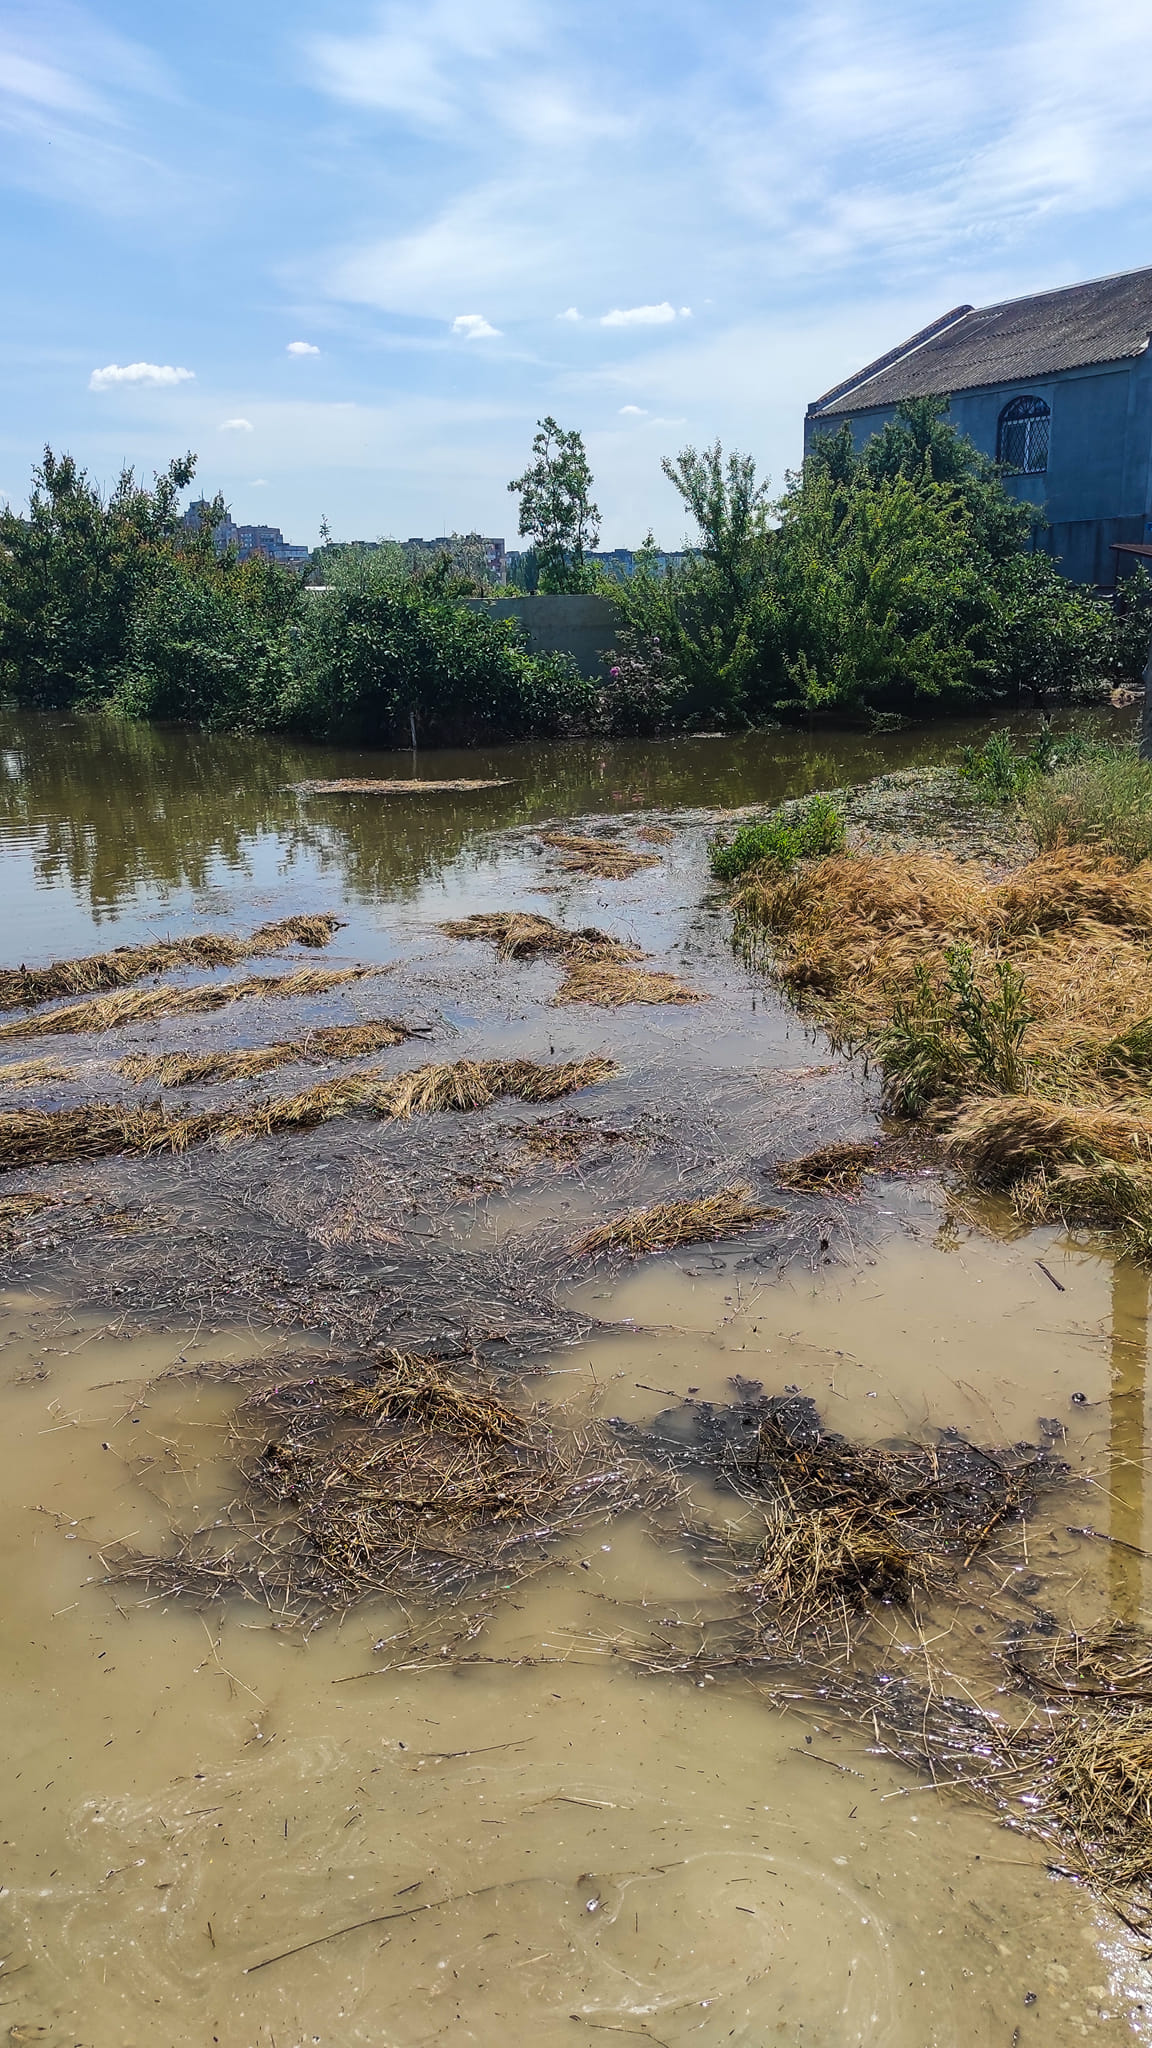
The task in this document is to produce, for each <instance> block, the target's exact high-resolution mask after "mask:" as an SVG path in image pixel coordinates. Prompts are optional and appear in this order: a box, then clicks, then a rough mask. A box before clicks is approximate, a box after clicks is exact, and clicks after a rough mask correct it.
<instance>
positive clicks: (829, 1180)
mask: <svg viewBox="0 0 1152 2048" xmlns="http://www.w3.org/2000/svg"><path fill="white" fill-rule="evenodd" d="M876 1164H877V1156H876V1147H875V1146H874V1145H853V1144H843V1145H821V1146H820V1147H819V1148H818V1150H817V1151H815V1152H806V1153H805V1154H804V1155H803V1157H802V1158H800V1159H779V1160H777V1162H776V1180H777V1183H778V1184H779V1186H780V1187H782V1188H794V1189H795V1190H796V1192H797V1194H811V1195H816V1194H852V1193H854V1192H855V1190H856V1189H857V1188H858V1187H859V1186H860V1182H861V1180H862V1179H863V1177H864V1175H865V1174H866V1173H867V1172H868V1171H869V1169H870V1168H874V1167H875V1166H876Z"/></svg>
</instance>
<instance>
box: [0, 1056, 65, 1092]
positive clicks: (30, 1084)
mask: <svg viewBox="0 0 1152 2048" xmlns="http://www.w3.org/2000/svg"><path fill="white" fill-rule="evenodd" d="M71 1079H72V1072H71V1069H70V1068H69V1067H57V1066H55V1065H54V1064H53V1062H52V1061H51V1060H11V1061H9V1062H8V1064H7V1065H0V1088H34V1087H35V1086H36V1085H37V1083H38V1082H40V1081H70V1080H71Z"/></svg>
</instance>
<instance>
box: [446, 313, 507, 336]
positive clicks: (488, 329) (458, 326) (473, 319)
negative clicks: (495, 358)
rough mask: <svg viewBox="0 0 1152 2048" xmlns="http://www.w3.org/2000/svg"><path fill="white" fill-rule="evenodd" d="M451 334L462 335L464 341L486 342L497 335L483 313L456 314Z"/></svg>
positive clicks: (496, 329)
mask: <svg viewBox="0 0 1152 2048" xmlns="http://www.w3.org/2000/svg"><path fill="white" fill-rule="evenodd" d="M452 332H453V334H462V335H463V336H464V338H465V340H466V341H488V340H489V339H492V338H494V337H495V336H496V335H498V334H499V332H500V329H499V328H498V327H493V326H492V324H491V322H490V321H488V320H486V319H485V318H484V315H483V313H457V315H456V318H455V319H454V321H453V322H452Z"/></svg>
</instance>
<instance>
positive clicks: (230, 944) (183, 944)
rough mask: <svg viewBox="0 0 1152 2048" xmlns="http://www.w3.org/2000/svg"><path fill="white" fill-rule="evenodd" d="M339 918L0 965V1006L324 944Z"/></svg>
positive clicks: (285, 922) (316, 918)
mask: <svg viewBox="0 0 1152 2048" xmlns="http://www.w3.org/2000/svg"><path fill="white" fill-rule="evenodd" d="M341 923H342V920H341V919H340V918H338V917H330V916H327V915H306V916H302V917H285V918H281V919H280V920H279V922H278V923H276V924H262V925H261V926H260V927H259V929H258V930H257V931H254V932H253V933H252V935H251V937H250V938H247V939H231V938H228V937H227V936H225V935H224V934H223V933H219V932H199V933H197V934H196V935H195V936H193V937H190V938H187V939H157V940H154V941H152V942H151V943H150V944H148V945H143V946H117V947H116V948H115V949H114V951H112V952H110V953H91V954H88V955H87V956H86V957H85V958H83V959H80V960H55V961H53V963H52V965H51V966H49V967H6V968H2V969H0V1010H15V1009H18V1008H20V1006H21V1005H26V1006H27V1007H29V1008H30V1007H31V1006H32V1005H33V1004H34V1003H43V1002H48V1001H49V1000H50V999H51V998H52V997H53V996H74V995H84V994H86V993H87V992H89V991H94V990H96V989H102V988H103V989H108V988H123V987H125V986H126V985H127V984H128V983H129V982H132V981H141V980H143V978H144V977H145V976H146V975H149V974H164V973H166V972H167V971H168V969H169V968H172V967H234V966H235V965H236V962H237V961H238V960H245V959H250V958H254V957H256V956H257V955H259V954H262V953H279V952H282V951H283V949H284V947H285V946H292V945H295V946H326V945H327V944H328V941H329V940H330V938H331V937H332V934H333V933H334V932H336V931H338V930H339V928H340V925H341Z"/></svg>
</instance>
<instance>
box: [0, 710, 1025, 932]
mask: <svg viewBox="0 0 1152 2048" xmlns="http://www.w3.org/2000/svg"><path fill="white" fill-rule="evenodd" d="M985 729H986V726H985V725H981V726H980V727H978V728H977V727H969V726H964V727H962V726H959V725H957V724H951V725H949V726H947V727H940V726H935V727H931V726H923V727H919V728H916V729H913V730H910V731H907V732H902V733H888V734H883V735H876V736H869V735H865V734H853V733H837V734H829V735H821V736H820V737H819V738H818V739H817V738H814V737H813V736H811V735H808V734H805V733H799V732H768V733H745V734H740V735H737V736H735V737H733V738H727V739H711V740H708V739H703V740H689V739H680V740H668V741H651V740H624V741H620V740H616V741H603V742H599V741H580V742H569V743H565V744H552V745H546V746H545V745H534V746H520V747H490V748H478V749H476V750H474V751H472V752H468V753H464V752H458V751H446V752H443V753H436V754H423V755H420V756H419V757H418V762H417V767H416V773H417V774H418V775H423V776H427V777H428V778H430V779H432V778H450V777H457V776H462V775H466V776H474V777H479V776H507V777H510V778H511V781H510V782H509V785H508V786H507V787H506V788H503V789H494V790H487V791H485V790H479V791H473V792H468V793H463V792H456V793H448V792H444V793H441V794H439V795H436V796H427V797H424V796H419V797H405V798H393V799H388V798H384V799H381V798H366V797H365V798H356V797H347V796H342V797H319V798H310V799H301V798H299V797H297V796H296V794H295V793H294V792H293V790H292V789H291V787H290V785H291V784H292V783H294V782H298V781H302V780H305V779H307V778H309V777H317V776H340V775H376V776H387V775H390V774H391V775H398V776H408V775H411V774H412V773H413V765H412V756H411V755H410V754H399V755H390V754H381V753H371V752H368V751H367V750H364V749H360V750H351V749H346V748H340V749H338V748H330V747H315V746H309V745H306V744H304V743H303V742H299V741H292V740H284V739H276V738H271V739H268V738H258V737H251V736H249V737H245V736H242V735H235V734H211V733H197V732H185V731H177V730H172V729H162V728H158V727H156V726H147V725H131V724H126V723H121V722H119V721H116V720H112V719H107V718H100V717H88V718H76V717H64V716H56V715H51V714H46V713H42V714H36V713H16V712H11V713H6V714H3V715H0V845H3V846H4V847H5V848H6V849H8V850H10V851H12V852H14V853H19V854H21V855H23V857H24V859H25V860H26V861H30V863H31V878H32V880H33V882H34V884H35V885H36V886H38V887H39V888H45V887H47V888H53V887H55V888H61V887H64V888H71V889H72V890H73V891H74V892H75V893H76V894H77V895H78V896H79V897H80V898H81V899H82V900H83V901H84V903H85V904H86V906H87V907H89V909H90V911H91V912H92V913H94V914H95V915H96V916H97V917H99V916H101V915H105V916H107V915H114V914H115V913H116V912H117V910H118V909H119V908H121V907H122V906H123V905H125V904H127V903H130V902H131V901H132V900H133V899H135V898H137V897H138V896H139V894H140V892H141V890H142V889H146V890H151V891H156V892H159V893H160V894H161V895H169V894H171V893H172V892H174V891H177V890H202V889H204V888H205V887H207V886H209V885H210V884H211V883H212V882H213V881H216V880H220V879H222V878H223V877H222V876H221V870H224V871H225V876H226V875H227V873H228V872H231V873H233V874H241V875H248V874H251V873H252V872H253V871H254V869H255V868H256V867H257V866H258V865H260V864H261V863H263V864H264V865H266V864H267V863H268V861H269V860H271V861H273V862H274V864H275V866H276V867H277V868H278V869H281V870H283V869H284V868H285V867H288V866H291V865H292V864H293V863H300V862H305V863H307V864H309V865H311V866H313V867H314V868H316V869H317V870H319V871H320V872H326V871H330V870H332V869H333V868H335V870H336V872H337V874H338V875H339V878H340V880H341V881H342V884H343V886H344V888H345V889H346V890H347V891H349V892H350V893H351V894H353V895H356V896H360V897H361V898H364V899H367V900H372V899H375V898H377V897H379V896H381V895H386V894H387V895H393V894H400V895H403V894H406V893H411V892H412V891H414V890H415V889H416V888H417V887H418V886H419V885H420V884H421V882H423V881H425V880H427V879H428V877H429V876H431V875H432V874H434V873H436V872H438V871H439V870H440V869H442V868H443V867H444V865H445V864H446V863H447V862H449V861H451V860H454V859H455V858H457V857H458V855H459V853H460V851H461V849H462V848H463V847H464V846H465V845H466V844H467V843H468V841H469V840H470V839H472V838H475V836H476V835H477V834H479V833H481V832H483V831H485V830H489V829H492V828H493V827H505V826H512V825H518V824H531V823H534V822H537V821H539V820H541V819H543V818H546V817H553V816H571V815H576V814H579V813H581V812H586V811H603V812H609V813H611V812H613V811H626V810H636V809H642V808H656V807H659V808H663V807H666V806H667V807H671V808H681V807H685V806H688V807H693V806H717V807H724V808H727V807H735V806H738V805H741V804H749V803H777V802H780V801H781V800H782V799H783V798H785V797H788V796H795V795H802V794H804V793H805V792H807V791H808V790H812V789H817V788H820V787H825V788H826V787H828V786H829V785H834V784H836V783H841V782H857V781H862V780H864V779H866V778H867V777H870V776H873V775H877V774H880V773H882V772H883V771H884V770H885V769H892V768H904V767H915V766H918V765H922V764H924V763H925V762H929V761H935V760H938V759H939V758H940V756H941V753H942V752H946V751H948V750H949V749H951V748H953V747H955V746H957V745H959V744H960V743H961V742H962V741H964V740H965V739H967V738H970V737H971V736H972V735H973V733H974V732H976V731H984V730H985Z"/></svg>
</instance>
